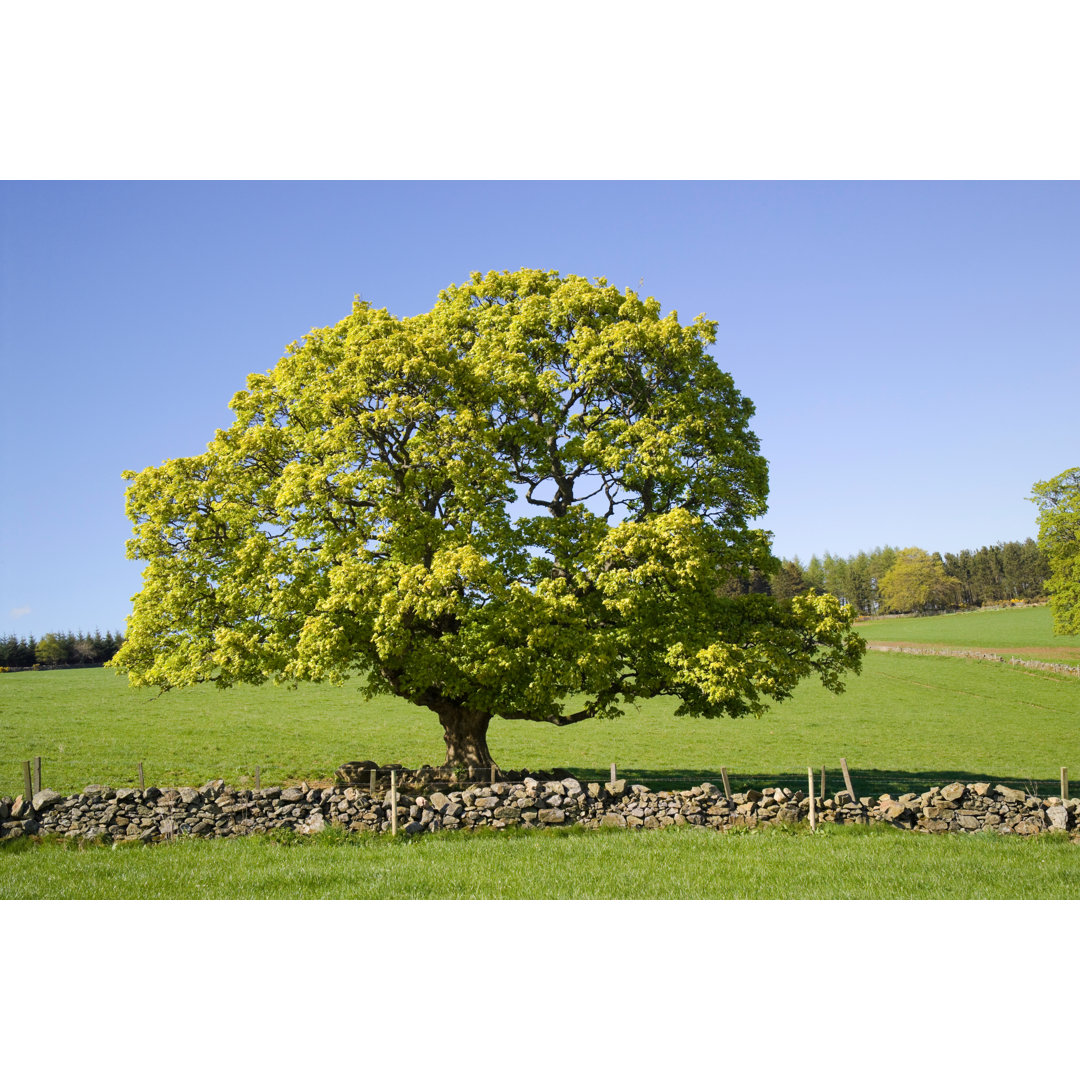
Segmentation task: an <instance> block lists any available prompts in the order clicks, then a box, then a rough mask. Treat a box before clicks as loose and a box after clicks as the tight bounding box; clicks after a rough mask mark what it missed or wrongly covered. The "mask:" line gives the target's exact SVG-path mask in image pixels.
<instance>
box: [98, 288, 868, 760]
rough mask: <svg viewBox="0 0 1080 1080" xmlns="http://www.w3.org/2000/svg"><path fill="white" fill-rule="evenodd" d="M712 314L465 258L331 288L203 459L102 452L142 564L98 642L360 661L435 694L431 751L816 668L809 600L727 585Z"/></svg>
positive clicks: (300, 669) (733, 423) (822, 662)
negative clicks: (367, 285)
mask: <svg viewBox="0 0 1080 1080" xmlns="http://www.w3.org/2000/svg"><path fill="white" fill-rule="evenodd" d="M715 332H716V327H715V323H712V322H709V321H707V320H706V319H705V318H704V317H703V316H699V317H698V318H697V319H696V320H695V321H694V322H693V323H691V324H690V325H688V326H683V325H681V324H680V323H679V321H678V317H677V315H676V314H675V313H674V312H672V313H671V314H669V315H667V316H664V317H661V315H660V304H659V303H658V302H657V301H656V300H653V299H651V298H650V299H647V300H642V299H640V298H639V297H638V296H637V295H636V294H634V293H633V292H631V291H629V290H627V291H626V293H625V294H624V293H620V292H618V291H617V290H616V289H614V288H611V287H609V286H608V285H607V284H606V282H605V281H604V280H603V279H598V280H597V282H596V283H595V284H593V283H590V282H588V281H586V280H585V279H583V278H579V277H573V276H571V277H566V278H562V277H559V276H558V275H557V274H555V273H554V272H548V271H538V270H521V271H519V272H517V273H491V274H488V275H487V276H486V277H481V275H479V274H474V275H473V276H472V279H471V280H470V282H469V283H468V284H465V285H456V286H451V287H450V288H448V289H446V290H445V291H444V292H442V293H440V294H439V299H438V302H437V303H436V304H435V306H434V307H433V308H432V310H431V311H430V312H427V313H425V314H423V315H418V316H415V317H412V318H404V319H398V318H395V317H394V316H392V315H390V314H389V313H388V312H386V311H385V310H382V311H377V310H374V309H373V308H371V307H370V306H369V305H368V304H367V303H361V302H359V301H358V302H357V303H356V304H355V305H354V307H353V311H352V314H351V315H349V316H348V318H346V319H344V320H343V321H342V322H340V323H338V324H337V325H336V326H333V327H327V328H326V329H323V330H313V331H312V332H311V333H310V334H309V335H308V336H307V337H306V338H305V339H304V341H303V342H302V343H300V344H294V345H293V346H292V347H291V348H290V350H289V352H288V354H287V355H286V356H285V357H283V358H282V360H281V361H280V362H279V363H278V365H277V366H276V367H275V368H274V369H273V370H272V371H270V372H269V373H268V374H266V375H252V376H250V378H249V379H248V387H247V390H246V391H244V392H241V393H239V394H237V395H236V396H235V397H234V398H233V400H232V408H233V410H234V412H235V413H236V420H235V422H234V423H233V425H232V426H231V427H230V428H229V429H228V430H226V431H219V432H218V433H217V434H216V436H215V438H214V440H213V442H211V443H210V445H209V446H208V447H207V450H206V452H205V453H204V454H200V455H199V456H197V457H192V458H181V459H177V460H175V461H169V462H166V463H165V464H164V465H161V466H157V467H154V468H149V469H146V470H144V471H143V472H141V473H139V474H138V475H136V474H134V473H126V474H125V477H126V478H127V479H129V480H131V481H132V483H131V486H130V488H129V489H128V495H127V507H128V513H129V516H130V517H131V518H132V520H133V521H134V523H135V538H134V539H133V540H132V541H131V542H130V544H129V548H128V554H129V556H130V557H131V558H133V559H142V560H146V562H147V564H148V565H147V568H146V570H145V572H144V574H143V587H142V590H141V592H140V593H139V594H138V596H137V597H136V598H135V609H134V613H133V614H132V616H131V618H130V620H129V624H128V640H127V641H126V643H125V645H124V647H123V648H122V649H121V650H120V652H119V654H118V655H117V657H116V659H115V660H114V661H113V664H114V666H116V667H118V668H119V669H120V670H122V671H125V672H127V673H128V675H129V678H130V680H131V682H132V683H133V684H135V685H157V686H161V687H163V688H165V689H169V688H172V687H177V686H184V685H188V684H191V683H195V682H203V681H212V682H216V683H217V684H218V685H219V686H222V687H226V686H229V685H231V684H233V683H236V682H261V681H264V680H265V679H267V678H271V677H272V678H277V679H281V680H286V681H287V680H323V679H329V680H331V681H342V680H344V679H346V678H349V677H351V676H354V675H356V674H357V672H358V671H359V672H363V675H362V676H361V677H362V678H363V679H364V680H365V684H366V689H367V691H368V692H369V693H392V694H397V695H399V696H401V697H403V698H405V699H407V700H408V701H410V702H413V703H415V704H417V705H422V706H425V707H427V708H428V709H430V710H431V711H433V712H434V713H435V714H436V715H437V716H438V719H439V721H440V723H441V724H442V727H443V732H444V739H445V742H446V761H447V764H448V765H460V766H469V765H475V766H481V767H483V766H489V765H490V764H491V755H490V753H489V751H488V746H487V731H488V725H489V721H490V719H491V717H492V716H493V715H496V714H497V715H499V716H502V717H506V718H509V719H519V720H527V721H535V722H545V723H550V724H555V725H559V726H561V725H566V724H573V723H577V722H578V721H581V720H585V719H588V718H590V717H610V716H617V715H619V714H620V713H621V706H622V705H623V704H625V703H628V702H633V701H635V700H638V699H642V698H651V697H654V696H656V695H660V694H666V695H671V696H673V697H675V698H676V699H677V700H678V701H679V703H680V704H679V709H678V714H679V715H685V714H689V715H697V716H706V717H720V716H740V715H743V714H747V713H759V712H761V711H763V710H764V708H765V706H766V704H767V703H768V702H769V701H776V700H781V699H783V698H785V697H787V696H788V695H789V694H790V693H791V691H792V689H793V688H794V687H795V686H796V684H797V683H798V682H799V681H800V680H801V679H803V678H805V677H807V676H809V675H813V674H817V675H818V676H819V677H820V678H821V680H822V682H823V683H824V684H825V685H826V686H827V687H829V688H830V689H832V690H835V691H839V690H840V689H842V679H843V677H844V675H845V674H847V673H849V672H857V671H858V670H859V667H860V662H861V657H862V654H863V649H864V646H863V643H862V641H861V639H860V638H859V637H858V635H857V634H855V633H854V631H853V630H852V628H851V613H850V612H846V611H844V610H842V609H841V608H840V606H839V604H838V602H837V601H836V599H835V598H834V597H832V596H811V595H803V596H796V597H794V598H792V599H789V600H785V601H781V600H777V599H775V598H773V597H770V596H766V595H760V594H758V595H732V591H733V590H732V589H731V587H730V586H731V583H732V582H733V581H737V580H738V579H740V578H742V577H744V576H747V575H751V576H752V575H753V574H758V575H762V576H763V575H767V574H769V573H771V572H772V571H773V570H774V569H775V568H776V565H777V564H776V560H775V559H774V558H773V556H772V554H771V552H770V550H769V538H768V536H767V534H765V533H764V532H762V531H760V530H756V529H752V528H750V526H749V522H750V520H751V519H753V518H754V517H757V516H759V515H761V514H763V513H764V512H765V509H766V494H767V489H768V481H767V464H766V461H765V459H764V458H763V457H762V456H761V455H760V453H759V447H758V440H757V438H756V436H755V435H754V434H753V432H751V431H750V429H749V426H748V425H749V421H750V418H751V416H752V414H753V405H752V404H751V402H750V401H749V400H747V399H746V398H745V397H743V396H742V395H741V394H740V393H739V392H738V391H737V390H736V388H735V386H734V384H733V382H732V380H731V377H730V376H729V375H727V374H725V373H724V372H722V371H721V370H720V369H719V368H718V367H717V366H716V364H715V363H714V362H713V360H712V358H711V357H710V356H709V355H708V354H707V352H706V351H705V349H706V346H707V345H708V344H710V343H711V342H713V341H714V340H715ZM571 697H577V698H578V704H577V706H576V707H574V708H570V707H567V706H566V704H565V703H566V701H567V699H568V698H571Z"/></svg>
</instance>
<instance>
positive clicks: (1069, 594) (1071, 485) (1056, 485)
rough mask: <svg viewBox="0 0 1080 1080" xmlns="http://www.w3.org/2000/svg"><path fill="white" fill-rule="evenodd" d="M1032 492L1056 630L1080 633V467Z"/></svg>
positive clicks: (1037, 485)
mask: <svg viewBox="0 0 1080 1080" xmlns="http://www.w3.org/2000/svg"><path fill="white" fill-rule="evenodd" d="M1031 494H1032V499H1031V501H1032V502H1033V503H1035V505H1036V506H1037V507H1038V508H1039V547H1041V548H1042V549H1043V552H1044V554H1045V555H1046V558H1047V560H1048V562H1049V563H1050V578H1049V579H1048V580H1047V582H1046V591H1047V593H1048V594H1049V596H1050V607H1051V608H1052V609H1053V612H1054V632H1055V633H1057V634H1080V469H1066V470H1065V472H1063V473H1060V474H1059V475H1058V476H1055V477H1054V478H1053V479H1052V480H1046V481H1043V482H1042V483H1038V484H1035V486H1034V487H1033V488H1032V489H1031Z"/></svg>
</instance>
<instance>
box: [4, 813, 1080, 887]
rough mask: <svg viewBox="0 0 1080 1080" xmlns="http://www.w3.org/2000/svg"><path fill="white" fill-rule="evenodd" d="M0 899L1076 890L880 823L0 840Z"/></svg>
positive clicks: (1074, 851) (1042, 852) (949, 840)
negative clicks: (95, 842) (80, 844)
mask: <svg viewBox="0 0 1080 1080" xmlns="http://www.w3.org/2000/svg"><path fill="white" fill-rule="evenodd" d="M0 898H3V899H12V898H20V899H45V898H50V899H249V900H255V899H278V900H281V899H331V898H334V899H466V900H481V899H504V900H507V899H534V900H537V899H566V900H573V899H826V900H827V899H929V898H937V899H1048V898H1053V899H1077V898H1080V845H1077V844H1076V843H1072V842H1070V841H1069V840H1068V839H1067V838H1066V837H1064V836H1044V837H1040V838H1022V837H1008V836H997V835H987V834H979V835H974V836H972V835H951V834H950V835H941V836H927V835H921V834H917V833H909V832H901V831H899V830H896V829H891V828H887V827H871V828H865V827H850V826H849V827H843V826H836V827H826V828H823V829H821V830H820V831H819V832H818V833H816V834H812V833H810V832H809V831H808V830H807V829H806V828H782V827H774V828H770V829H758V830H752V831H746V832H732V833H727V834H723V833H716V832H712V831H709V830H704V829H692V828H682V829H665V830H663V831H656V832H648V833H641V832H633V833H628V832H623V831H609V830H599V831H587V830H577V829H568V830H545V831H544V832H543V833H540V832H515V833H509V834H499V833H491V832H486V833H476V834H462V833H457V834H443V835H430V836H422V837H418V838H415V839H412V840H403V839H400V838H399V839H398V840H396V841H394V840H391V839H389V838H386V837H375V836H359V837H343V836H341V835H337V834H331V835H324V836H323V837H320V838H305V839H304V840H303V841H300V842H294V843H288V844H283V843H277V842H274V841H272V840H268V839H265V838H259V837H250V838H244V839H235V840H203V841H180V842H177V843H174V844H161V845H155V846H152V847H142V846H139V845H134V846H121V847H118V848H117V849H115V850H113V849H111V848H109V847H95V846H87V847H85V848H83V849H81V850H80V849H78V848H76V847H74V846H71V845H65V844H62V843H56V842H50V843H34V842H28V841H18V842H16V843H15V844H8V845H3V846H0Z"/></svg>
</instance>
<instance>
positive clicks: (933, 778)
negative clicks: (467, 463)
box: [571, 768, 1080, 799]
mask: <svg viewBox="0 0 1080 1080" xmlns="http://www.w3.org/2000/svg"><path fill="white" fill-rule="evenodd" d="M571 771H572V772H573V774H574V775H575V776H576V777H577V778H578V779H579V780H581V781H600V782H603V781H605V780H610V779H611V776H610V773H608V772H604V771H602V770H597V769H576V770H571ZM850 772H851V786H852V787H853V788H854V789H855V795H856V796H857V797H858V798H862V797H863V796H864V795H873V796H878V795H884V794H886V793H888V794H889V795H897V796H898V795H903V794H905V793H906V792H909V791H911V792H915V793H916V794H922V792H924V791H929V790H930V788H932V787H944V786H945V785H946V784H952V783H955V782H956V781H958V780H959V781H960V782H962V783H964V784H977V783H980V782H988V783H991V784H1004V785H1005V786H1006V787H1011V788H1018V789H1019V790H1020V791H1025V792H1027V793H1028V794H1030V795H1035V796H1037V797H1039V798H1041V799H1045V798H1047V797H1048V796H1050V795H1060V794H1061V782H1060V778H1059V777H1057V776H1052V777H1031V776H987V775H985V774H984V773H969V772H954V771H949V772H895V771H889V770H883V769H851V770H850ZM618 775H619V779H620V780H627V781H629V782H630V783H631V784H646V785H647V786H648V787H650V788H651V789H652V790H653V791H680V790H683V789H685V788H690V787H693V786H695V785H696V784H704V783H706V782H708V783H710V784H715V785H716V786H717V787H723V782H722V780H721V777H720V770H719V769H717V770H716V771H715V772H708V771H705V770H700V769H699V770H693V769H691V770H686V771H674V770H664V769H640V770H633V769H627V770H626V771H623V770H620V771H619V774H618ZM728 780H729V782H730V783H731V790H732V791H746V790H747V788H757V789H758V790H759V791H760V790H761V789H762V788H766V787H786V788H791V790H792V791H806V773H737V772H733V771H732V770H730V769H729V770H728ZM820 783H821V770H820V769H815V770H814V789H815V793H816V794H820V792H819V790H818V789H819V785H820ZM1078 788H1080V784H1078V783H1076V782H1073V783H1072V784H1071V785H1070V789H1071V790H1070V792H1069V794H1070V795H1071V796H1073V797H1075V796H1077V795H1080V791H1078V790H1077V789H1078ZM825 789H826V793H827V794H828V795H832V794H834V793H835V792H837V791H843V790H844V775H843V773H842V772H841V771H840V769H838V768H834V769H826V770H825Z"/></svg>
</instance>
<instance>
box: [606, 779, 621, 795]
mask: <svg viewBox="0 0 1080 1080" xmlns="http://www.w3.org/2000/svg"><path fill="white" fill-rule="evenodd" d="M604 790H605V791H606V792H607V793H608V794H609V795H625V794H626V781H625V780H609V781H608V782H607V783H606V784H605V785H604Z"/></svg>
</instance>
